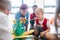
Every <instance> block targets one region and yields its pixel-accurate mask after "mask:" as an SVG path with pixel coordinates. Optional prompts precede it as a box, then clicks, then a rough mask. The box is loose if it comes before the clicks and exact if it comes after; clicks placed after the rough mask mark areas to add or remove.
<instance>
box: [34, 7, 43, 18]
mask: <svg viewBox="0 0 60 40" xmlns="http://www.w3.org/2000/svg"><path fill="white" fill-rule="evenodd" d="M35 14H36V17H37V18H38V19H43V10H42V9H41V8H38V9H36V11H35Z"/></svg>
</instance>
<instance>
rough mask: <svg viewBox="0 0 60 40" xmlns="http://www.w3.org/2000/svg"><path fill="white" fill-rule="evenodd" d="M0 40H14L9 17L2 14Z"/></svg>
mask: <svg viewBox="0 0 60 40" xmlns="http://www.w3.org/2000/svg"><path fill="white" fill-rule="evenodd" d="M0 40H12V35H11V31H10V29H9V21H8V16H7V15H6V14H4V13H3V12H0Z"/></svg>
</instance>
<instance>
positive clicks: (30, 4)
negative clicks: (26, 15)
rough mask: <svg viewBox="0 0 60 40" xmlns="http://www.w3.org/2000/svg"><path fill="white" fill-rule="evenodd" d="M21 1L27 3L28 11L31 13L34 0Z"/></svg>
mask: <svg viewBox="0 0 60 40" xmlns="http://www.w3.org/2000/svg"><path fill="white" fill-rule="evenodd" d="M23 3H24V4H27V5H28V7H29V9H28V11H29V12H30V13H31V12H32V11H33V10H32V6H33V5H34V0H24V2H23Z"/></svg>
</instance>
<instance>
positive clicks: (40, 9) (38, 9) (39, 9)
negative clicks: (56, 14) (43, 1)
mask: <svg viewBox="0 0 60 40" xmlns="http://www.w3.org/2000/svg"><path fill="white" fill-rule="evenodd" d="M35 11H36V12H37V11H42V12H44V11H43V9H42V8H37V9H36V10H35Z"/></svg>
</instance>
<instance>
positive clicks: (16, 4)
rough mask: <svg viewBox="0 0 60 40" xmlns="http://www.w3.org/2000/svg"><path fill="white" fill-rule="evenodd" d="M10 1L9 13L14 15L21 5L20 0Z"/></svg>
mask: <svg viewBox="0 0 60 40" xmlns="http://www.w3.org/2000/svg"><path fill="white" fill-rule="evenodd" d="M10 1H11V5H12V9H11V13H16V12H17V11H19V7H20V5H21V4H22V0H10Z"/></svg>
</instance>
